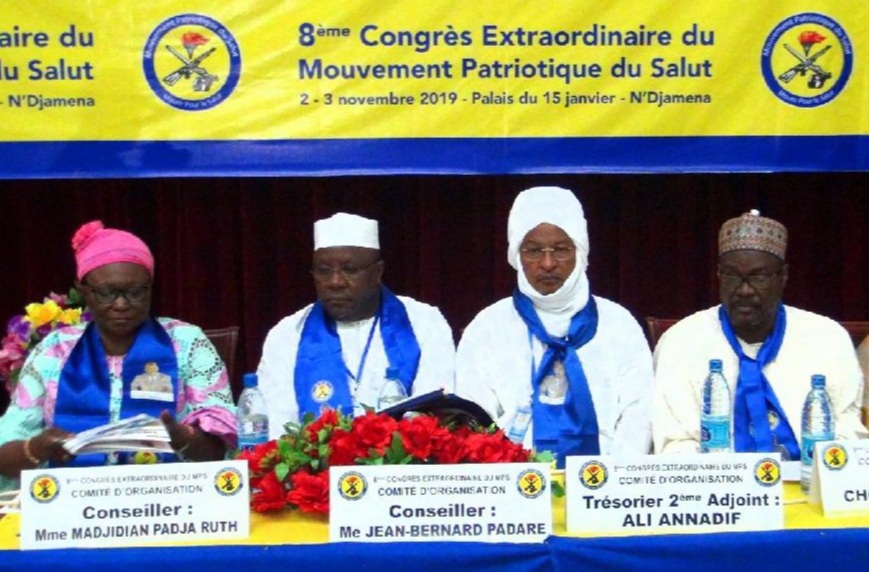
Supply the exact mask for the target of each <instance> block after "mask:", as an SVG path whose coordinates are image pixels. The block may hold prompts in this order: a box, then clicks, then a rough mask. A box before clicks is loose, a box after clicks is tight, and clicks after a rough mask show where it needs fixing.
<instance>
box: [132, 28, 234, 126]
mask: <svg viewBox="0 0 869 572" xmlns="http://www.w3.org/2000/svg"><path fill="white" fill-rule="evenodd" d="M142 65H143V68H144V72H145V79H146V80H147V81H148V85H149V86H150V87H151V91H153V92H154V94H155V95H156V96H157V97H159V98H160V100H162V101H163V102H164V103H166V104H167V105H171V106H172V107H174V108H176V109H181V110H184V111H202V110H204V109H209V108H211V107H214V106H215V105H218V104H219V103H222V102H223V101H225V100H226V99H227V98H228V97H229V96H230V94H231V93H232V92H233V90H235V87H236V85H238V80H239V77H240V75H241V52H240V51H239V48H238V42H236V41H235V38H234V37H233V36H232V34H231V33H230V32H229V30H227V29H226V27H225V26H224V25H223V24H221V23H220V22H218V21H216V20H213V19H211V18H209V17H208V16H201V15H199V14H182V15H179V16H173V17H171V18H169V19H167V20H164V21H163V22H161V23H160V25H158V26H157V27H156V28H155V29H154V31H153V32H151V35H150V36H149V37H148V41H147V42H145V50H144V55H143V59H142Z"/></svg>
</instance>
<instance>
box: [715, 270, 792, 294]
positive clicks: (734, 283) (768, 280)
mask: <svg viewBox="0 0 869 572" xmlns="http://www.w3.org/2000/svg"><path fill="white" fill-rule="evenodd" d="M779 274H781V270H779V271H778V272H774V273H772V274H751V275H749V276H740V275H739V274H728V273H725V272H719V273H718V280H719V281H720V282H721V286H722V287H723V288H724V289H725V290H730V291H734V290H736V289H737V288H739V287H741V286H742V283H743V282H746V283H747V284H748V285H749V286H751V287H752V288H753V289H755V290H758V291H761V290H766V289H767V288H769V287H770V286H771V285H772V281H773V279H775V277H776V276H778V275H779Z"/></svg>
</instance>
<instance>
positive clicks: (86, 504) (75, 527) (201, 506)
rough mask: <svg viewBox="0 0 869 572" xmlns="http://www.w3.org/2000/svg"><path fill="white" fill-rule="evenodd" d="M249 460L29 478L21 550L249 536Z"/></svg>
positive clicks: (30, 474) (48, 472)
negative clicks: (247, 461)
mask: <svg viewBox="0 0 869 572" xmlns="http://www.w3.org/2000/svg"><path fill="white" fill-rule="evenodd" d="M249 499H250V489H249V487H248V483H247V463H246V462H245V461H214V462H210V463H166V464H161V465H122V466H112V467H85V468H75V469H70V468H67V469H36V470H31V471H23V472H22V473H21V548H22V550H33V549H42V548H67V547H108V546H112V547H114V546H130V545H142V544H155V543H170V542H177V541H189V540H218V539H229V538H247V537H248V536H249V535H250V509H249V503H250V500H249Z"/></svg>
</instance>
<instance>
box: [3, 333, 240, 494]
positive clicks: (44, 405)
mask: <svg viewBox="0 0 869 572" xmlns="http://www.w3.org/2000/svg"><path fill="white" fill-rule="evenodd" d="M158 321H159V323H160V325H161V326H163V328H164V329H165V330H166V332H167V333H168V334H169V337H170V338H171V340H172V344H173V346H174V348H175V355H176V356H177V358H178V375H179V377H180V380H179V384H178V387H179V395H177V396H176V399H177V406H178V407H177V415H176V418H177V419H178V420H179V422H180V423H183V424H189V425H196V426H198V427H199V428H200V429H202V430H203V431H205V432H206V433H210V434H212V435H217V436H219V437H220V438H221V439H223V441H224V442H225V443H226V444H227V446H228V447H235V445H236V429H235V406H234V404H233V401H232V393H231V391H230V387H229V377H228V376H227V373H226V367H225V366H224V365H223V362H222V361H221V360H220V357H219V356H218V354H217V350H215V349H214V346H212V345H211V342H210V341H209V340H208V338H207V337H206V336H205V334H204V333H202V330H201V329H199V328H198V327H197V326H193V325H191V324H187V323H185V322H182V321H180V320H174V319H171V318H158ZM85 327H86V325H85V324H79V325H76V326H70V327H67V328H61V329H59V330H56V331H54V332H52V333H50V334H49V335H48V336H46V338H45V339H44V340H43V341H42V343H40V344H39V345H38V346H37V347H36V348H34V350H33V351H32V352H31V353H30V355H29V356H28V357H27V361H26V362H25V363H24V367H23V369H22V370H21V376H20V377H19V379H18V385H17V386H16V387H15V391H14V392H13V394H12V402H11V404H10V405H9V409H8V410H7V411H6V413H5V415H3V417H0V445H3V444H5V443H8V442H10V441H16V440H23V439H28V438H30V437H33V436H36V435H38V434H39V433H41V432H42V431H43V430H44V429H45V428H46V427H51V426H52V425H53V422H54V407H55V403H56V401H57V384H58V380H59V379H60V374H61V371H63V367H64V365H65V364H66V360H67V359H68V358H69V356H70V354H71V353H72V350H73V348H74V347H75V345H76V344H77V343H78V341H79V339H80V338H81V336H82V334H84V331H85ZM123 362H124V356H107V365H108V370H109V377H110V379H111V395H110V399H109V419H110V421H112V422H114V421H117V420H118V419H119V418H120V412H121V398H122V392H123V379H122V377H121V374H122V369H123ZM61 429H62V427H61ZM115 462H117V460H116V457H114V456H113V455H108V463H109V464H112V463H115ZM17 487H18V480H17V479H10V478H7V477H4V476H2V475H0V490H6V489H12V488H17Z"/></svg>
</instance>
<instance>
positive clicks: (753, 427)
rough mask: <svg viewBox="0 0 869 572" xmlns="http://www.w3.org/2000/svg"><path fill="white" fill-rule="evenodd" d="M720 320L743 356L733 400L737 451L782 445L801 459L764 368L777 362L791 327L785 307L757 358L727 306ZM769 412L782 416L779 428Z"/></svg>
mask: <svg viewBox="0 0 869 572" xmlns="http://www.w3.org/2000/svg"><path fill="white" fill-rule="evenodd" d="M718 319H719V320H720V321H721V329H722V330H723V331H724V337H725V338H727V341H728V343H730V347H731V348H732V349H733V351H734V352H736V355H737V357H739V379H738V380H737V382H736V396H735V397H734V399H733V443H734V449H735V450H736V452H738V453H745V452H747V453H755V452H771V453H772V452H775V451H777V450H778V449H777V448H776V444H781V445H784V447H786V449H787V452H788V454H789V455H790V458H791V459H799V458H800V447H799V445H798V444H797V439H796V437H795V436H794V432H793V430H792V429H791V426H790V423H789V422H788V418H787V416H785V412H784V410H783V409H782V407H781V405H780V404H779V402H778V398H777V397H776V396H775V392H774V391H773V389H772V386H771V385H770V384H769V381H768V380H767V379H766V376H765V375H763V368H765V367H766V366H767V364H769V363H771V362H773V361H775V358H776V356H777V355H778V351H779V349H780V348H781V345H782V341H783V340H784V336H785V329H786V328H787V318H786V316H785V308H784V305H783V304H781V303H779V306H778V310H776V316H775V327H774V328H773V330H772V332H771V333H770V335H769V336H768V337H767V338H766V340H765V341H764V342H763V345H762V346H761V347H760V351H759V352H758V353H757V359H752V358H750V357H748V356H747V355H745V352H743V351H742V346H740V345H739V341H738V340H737V339H736V334H735V333H734V332H733V326H732V325H731V324H730V318H729V317H728V316H727V311H726V310H725V309H724V306H719V308H718ZM769 413H773V414H774V415H777V416H778V424H777V425H776V426H775V427H770V423H769Z"/></svg>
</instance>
